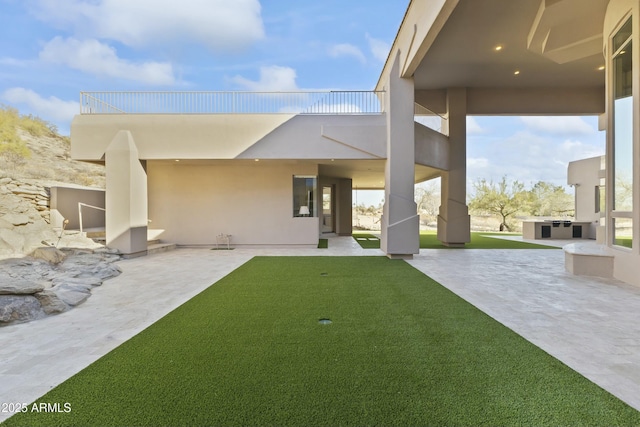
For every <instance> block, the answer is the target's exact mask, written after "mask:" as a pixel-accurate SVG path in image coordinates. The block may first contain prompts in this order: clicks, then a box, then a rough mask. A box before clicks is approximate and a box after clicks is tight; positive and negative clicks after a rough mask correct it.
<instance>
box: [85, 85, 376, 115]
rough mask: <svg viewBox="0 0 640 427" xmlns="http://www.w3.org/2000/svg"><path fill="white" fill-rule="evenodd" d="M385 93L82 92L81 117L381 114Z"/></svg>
mask: <svg viewBox="0 0 640 427" xmlns="http://www.w3.org/2000/svg"><path fill="white" fill-rule="evenodd" d="M383 110H384V92H383V91H325V92H81V93H80V114H82V115H86V114H351V115H358V114H381V113H382V112H383Z"/></svg>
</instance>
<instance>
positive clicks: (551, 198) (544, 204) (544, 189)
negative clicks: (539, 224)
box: [528, 181, 575, 216]
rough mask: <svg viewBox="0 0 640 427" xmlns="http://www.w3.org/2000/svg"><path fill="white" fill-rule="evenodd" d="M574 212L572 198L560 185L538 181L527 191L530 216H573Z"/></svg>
mask: <svg viewBox="0 0 640 427" xmlns="http://www.w3.org/2000/svg"><path fill="white" fill-rule="evenodd" d="M574 212H575V201H574V198H573V196H572V195H571V194H569V193H567V192H566V191H565V189H564V187H562V186H561V185H554V184H551V183H548V182H544V181H538V182H537V183H535V184H534V185H533V186H532V187H531V190H529V207H528V213H529V214H530V215H534V216H573V214H574Z"/></svg>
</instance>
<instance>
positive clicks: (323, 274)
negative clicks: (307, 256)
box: [320, 273, 329, 276]
mask: <svg viewBox="0 0 640 427" xmlns="http://www.w3.org/2000/svg"><path fill="white" fill-rule="evenodd" d="M320 275H321V276H328V275H329V273H320Z"/></svg>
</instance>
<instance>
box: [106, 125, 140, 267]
mask: <svg viewBox="0 0 640 427" xmlns="http://www.w3.org/2000/svg"><path fill="white" fill-rule="evenodd" d="M105 166H106V175H107V192H106V200H105V204H106V218H105V219H106V237H107V246H108V247H110V248H113V249H118V250H119V251H120V253H122V254H123V255H125V257H127V256H128V257H135V256H141V255H146V254H147V218H148V213H147V212H148V210H147V173H146V171H145V170H144V167H143V166H142V164H141V163H140V160H139V158H138V148H137V147H136V144H135V142H134V141H133V136H132V135H131V132H129V131H124V130H121V131H119V132H118V133H117V134H116V136H115V137H114V138H113V140H112V141H111V143H110V144H109V146H108V147H107V150H106V152H105Z"/></svg>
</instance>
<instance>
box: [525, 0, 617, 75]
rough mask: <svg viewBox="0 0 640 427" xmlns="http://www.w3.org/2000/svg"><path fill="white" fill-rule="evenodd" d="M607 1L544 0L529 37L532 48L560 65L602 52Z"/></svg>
mask: <svg viewBox="0 0 640 427" xmlns="http://www.w3.org/2000/svg"><path fill="white" fill-rule="evenodd" d="M607 3H608V1H607V0H541V1H540V7H539V9H538V14H537V15H536V18H535V20H534V22H533V25H532V26H531V30H530V31H529V36H528V37H527V47H528V49H529V50H530V51H532V52H535V53H537V54H540V55H543V56H545V57H547V58H549V59H551V60H552V61H554V62H556V63H558V64H564V63H567V62H571V61H576V60H578V59H581V58H587V57H589V56H591V55H596V54H598V53H601V52H602V26H603V22H604V14H605V12H606V8H607Z"/></svg>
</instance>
